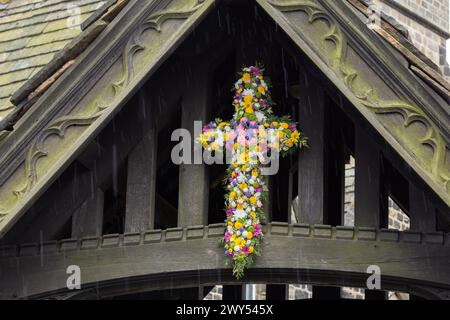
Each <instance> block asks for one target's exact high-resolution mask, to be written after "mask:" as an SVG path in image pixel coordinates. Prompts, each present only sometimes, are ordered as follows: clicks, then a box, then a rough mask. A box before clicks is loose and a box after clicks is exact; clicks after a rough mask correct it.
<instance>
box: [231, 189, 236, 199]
mask: <svg viewBox="0 0 450 320" xmlns="http://www.w3.org/2000/svg"><path fill="white" fill-rule="evenodd" d="M234 198H236V192H234V191H231V192H230V199H231V200H233V199H234Z"/></svg>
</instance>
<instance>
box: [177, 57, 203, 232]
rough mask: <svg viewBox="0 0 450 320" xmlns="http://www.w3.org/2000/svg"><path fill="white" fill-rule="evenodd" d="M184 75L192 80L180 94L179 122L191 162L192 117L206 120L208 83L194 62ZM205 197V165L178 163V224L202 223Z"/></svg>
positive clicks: (200, 68)
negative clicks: (186, 133)
mask: <svg viewBox="0 0 450 320" xmlns="http://www.w3.org/2000/svg"><path fill="white" fill-rule="evenodd" d="M195 66H197V68H195ZM189 73H190V74H189ZM187 76H189V78H190V79H192V81H190V82H189V83H188V87H187V88H186V91H185V93H184V95H183V98H182V99H183V100H182V120H181V122H182V128H183V129H187V130H189V132H190V133H191V139H192V140H191V141H190V143H191V146H192V158H191V159H192V162H193V161H194V156H193V155H194V148H201V146H199V145H198V144H195V143H194V141H195V139H196V137H195V132H194V121H202V123H204V124H205V123H206V121H207V115H208V103H209V97H210V94H211V90H210V88H211V83H210V81H209V80H210V77H209V73H208V70H207V69H205V68H203V67H202V66H201V65H200V64H198V63H197V64H194V65H193V66H192V67H190V71H188V74H187ZM199 133H200V132H199ZM202 162H203V160H202ZM208 197H209V179H208V171H207V168H206V165H204V164H193V163H192V164H182V165H181V166H180V187H179V200H178V226H179V227H186V226H192V225H203V224H206V223H207V220H208Z"/></svg>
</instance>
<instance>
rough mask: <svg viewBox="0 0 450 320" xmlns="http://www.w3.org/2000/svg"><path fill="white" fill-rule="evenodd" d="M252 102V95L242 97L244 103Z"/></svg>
mask: <svg viewBox="0 0 450 320" xmlns="http://www.w3.org/2000/svg"><path fill="white" fill-rule="evenodd" d="M252 102H253V97H252V96H250V95H247V96H245V97H244V103H245V104H249V103H252Z"/></svg>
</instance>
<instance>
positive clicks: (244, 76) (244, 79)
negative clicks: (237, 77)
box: [242, 72, 251, 83]
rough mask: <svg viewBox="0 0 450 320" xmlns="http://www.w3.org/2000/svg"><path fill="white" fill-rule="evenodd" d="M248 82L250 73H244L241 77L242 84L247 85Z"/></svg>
mask: <svg viewBox="0 0 450 320" xmlns="http://www.w3.org/2000/svg"><path fill="white" fill-rule="evenodd" d="M250 80H251V76H250V73H247V72H246V73H244V74H243V75H242V81H244V82H246V83H249V82H250Z"/></svg>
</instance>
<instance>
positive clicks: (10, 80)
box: [0, 0, 106, 118]
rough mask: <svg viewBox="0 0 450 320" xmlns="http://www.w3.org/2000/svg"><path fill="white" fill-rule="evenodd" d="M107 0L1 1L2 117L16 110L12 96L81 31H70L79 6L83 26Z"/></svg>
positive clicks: (0, 108)
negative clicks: (69, 24)
mask: <svg viewBox="0 0 450 320" xmlns="http://www.w3.org/2000/svg"><path fill="white" fill-rule="evenodd" d="M105 2H106V1H101V0H9V1H8V0H0V118H4V117H5V116H6V115H7V114H8V113H9V112H11V110H12V108H13V104H12V103H11V101H10V98H11V96H12V95H13V93H14V92H15V91H16V90H17V89H19V88H20V87H21V86H22V85H23V84H24V83H25V82H26V81H27V80H28V79H30V78H31V77H32V76H33V75H34V74H36V73H37V72H38V71H39V70H40V69H41V68H42V67H43V66H45V65H47V64H48V63H49V62H50V61H51V60H52V58H53V56H54V55H55V53H57V52H59V51H60V50H61V49H62V48H64V46H66V45H67V44H68V43H69V42H70V41H71V40H72V39H73V38H75V37H76V36H77V35H78V34H79V33H80V32H81V28H80V26H79V25H76V24H75V25H74V27H72V28H69V26H68V23H67V21H68V18H69V19H70V18H71V17H72V19H70V20H71V21H76V20H75V19H73V14H74V12H75V11H74V10H69V9H70V8H71V7H72V6H77V7H78V8H79V9H80V10H81V19H80V20H79V21H80V22H81V23H82V22H83V21H85V20H86V19H87V18H88V17H89V16H90V15H91V14H92V13H93V12H95V11H96V10H97V9H98V8H99V7H101V6H102V5H103V4H104V3H105Z"/></svg>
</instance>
